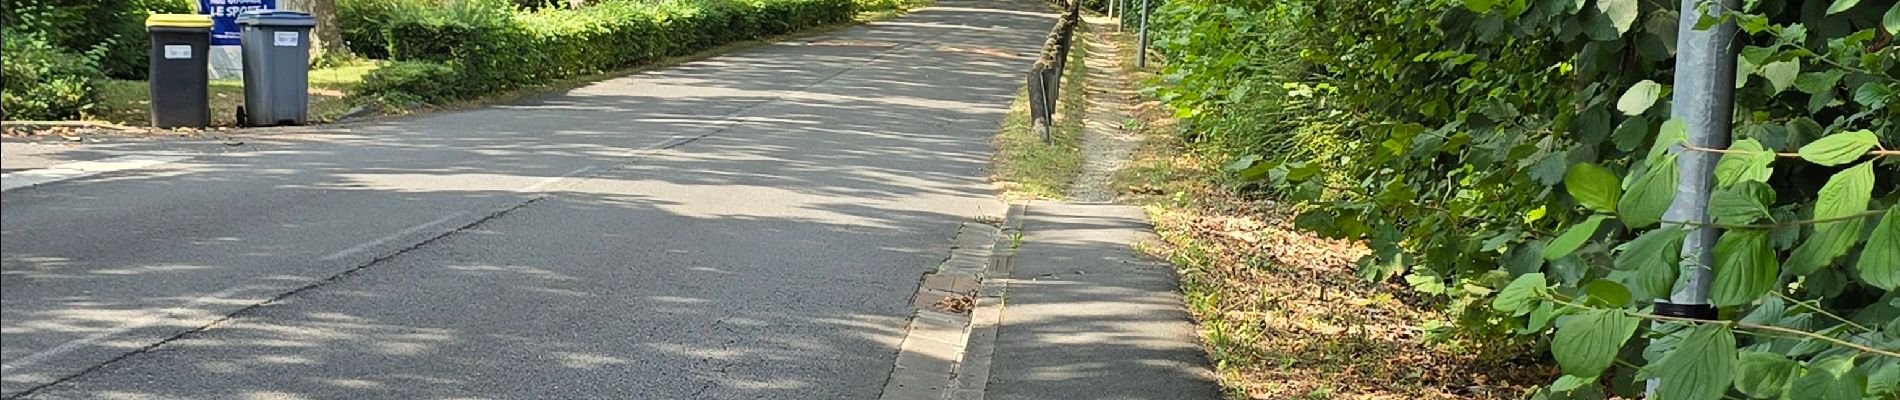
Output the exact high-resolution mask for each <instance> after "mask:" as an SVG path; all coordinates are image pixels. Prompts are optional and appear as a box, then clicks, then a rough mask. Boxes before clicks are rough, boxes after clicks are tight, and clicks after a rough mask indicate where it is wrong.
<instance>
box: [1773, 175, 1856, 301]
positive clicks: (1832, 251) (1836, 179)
mask: <svg viewBox="0 0 1900 400" xmlns="http://www.w3.org/2000/svg"><path fill="white" fill-rule="evenodd" d="M1873 165H1874V162H1873V161H1868V162H1864V163H1860V165H1856V166H1854V167H1852V168H1848V169H1846V170H1844V171H1841V172H1839V173H1835V174H1834V176H1833V177H1831V178H1828V180H1827V184H1826V185H1823V186H1821V192H1820V195H1819V198H1817V199H1815V202H1814V219H1816V220H1823V219H1832V218H1839V217H1842V216H1845V215H1849V214H1854V213H1858V212H1861V211H1866V210H1867V202H1868V201H1869V200H1871V199H1872V198H1873V189H1874V170H1873ZM1865 220H1866V218H1848V219H1843V220H1837V221H1830V222H1822V223H1818V224H1815V225H1814V235H1813V236H1809V237H1808V241H1807V242H1804V243H1802V244H1801V247H1799V248H1796V249H1795V250H1794V253H1793V254H1790V255H1789V256H1788V264H1787V265H1786V267H1787V269H1788V272H1790V273H1793V274H1795V275H1807V274H1808V273H1811V272H1814V270H1816V269H1819V268H1820V267H1824V266H1827V265H1828V264H1833V263H1834V258H1835V257H1840V256H1841V254H1844V253H1846V252H1847V249H1848V248H1849V247H1853V246H1854V242H1857V241H1860V233H1861V227H1863V226H1866V225H1864V223H1865Z"/></svg>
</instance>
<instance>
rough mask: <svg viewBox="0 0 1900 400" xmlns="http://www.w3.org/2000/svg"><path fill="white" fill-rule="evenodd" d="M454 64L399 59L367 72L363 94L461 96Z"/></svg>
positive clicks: (419, 98) (405, 98)
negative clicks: (456, 83) (451, 65)
mask: <svg viewBox="0 0 1900 400" xmlns="http://www.w3.org/2000/svg"><path fill="white" fill-rule="evenodd" d="M456 74H457V72H456V71H455V68H454V67H450V66H448V65H445V64H442V63H437V62H430V61H398V62H394V63H390V64H389V65H384V66H382V67H379V68H376V70H374V71H370V73H369V74H367V75H363V83H362V85H361V86H358V87H357V90H358V92H359V93H361V94H365V95H371V96H376V97H382V98H385V99H390V100H393V101H401V102H412V101H413V102H423V103H427V102H436V101H443V100H450V99H454V98H456V97H459V96H461V93H459V92H458V90H459V89H460V86H458V85H455V82H456V80H457V76H456Z"/></svg>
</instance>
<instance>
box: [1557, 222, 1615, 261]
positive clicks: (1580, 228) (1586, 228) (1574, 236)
mask: <svg viewBox="0 0 1900 400" xmlns="http://www.w3.org/2000/svg"><path fill="white" fill-rule="evenodd" d="M1607 218H1609V217H1608V216H1603V215H1592V216H1590V218H1589V219H1585V220H1583V223H1579V224H1576V225H1574V226H1571V227H1570V229H1568V230H1565V231H1564V233H1563V234H1562V235H1557V238H1556V239H1551V240H1550V244H1547V245H1544V260H1545V261H1549V260H1555V259H1558V258H1562V257H1563V256H1567V255H1570V253H1572V252H1575V251H1577V248H1580V247H1583V244H1584V242H1588V241H1590V237H1592V236H1596V233H1597V227H1598V226H1600V225H1603V220H1604V219H1607Z"/></svg>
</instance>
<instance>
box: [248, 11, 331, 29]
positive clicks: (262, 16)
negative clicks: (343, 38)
mask: <svg viewBox="0 0 1900 400" xmlns="http://www.w3.org/2000/svg"><path fill="white" fill-rule="evenodd" d="M237 23H238V24H239V25H257V26H317V19H316V18H311V17H310V14H305V13H300V12H296V11H290V10H256V11H246V12H244V13H243V14H238V17H237Z"/></svg>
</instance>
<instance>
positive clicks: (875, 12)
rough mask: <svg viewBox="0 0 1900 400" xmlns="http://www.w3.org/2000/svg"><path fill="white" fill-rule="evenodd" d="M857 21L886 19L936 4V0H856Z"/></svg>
mask: <svg viewBox="0 0 1900 400" xmlns="http://www.w3.org/2000/svg"><path fill="white" fill-rule="evenodd" d="M857 3H858V15H857V16H856V17H855V18H853V19H855V20H857V21H858V22H871V21H877V20H883V19H888V18H892V17H896V16H900V15H904V14H908V13H910V11H911V10H915V9H919V8H924V7H929V6H932V5H936V4H937V1H936V0H858V1H857Z"/></svg>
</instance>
